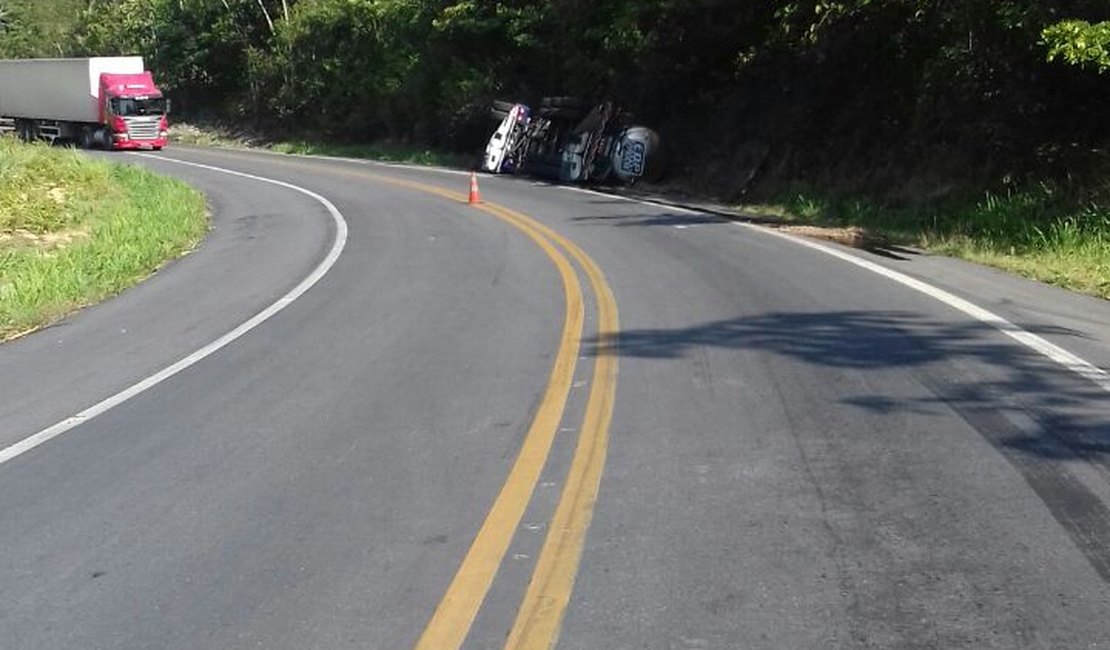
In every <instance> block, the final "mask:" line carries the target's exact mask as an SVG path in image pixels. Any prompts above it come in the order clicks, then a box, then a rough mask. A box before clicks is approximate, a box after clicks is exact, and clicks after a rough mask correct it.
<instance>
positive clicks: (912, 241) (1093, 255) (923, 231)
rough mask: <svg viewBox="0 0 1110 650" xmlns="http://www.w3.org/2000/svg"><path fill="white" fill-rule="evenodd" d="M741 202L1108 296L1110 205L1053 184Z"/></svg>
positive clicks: (802, 221)
mask: <svg viewBox="0 0 1110 650" xmlns="http://www.w3.org/2000/svg"><path fill="white" fill-rule="evenodd" d="M741 207H742V208H743V209H745V210H748V211H751V212H755V213H757V214H762V215H769V216H775V217H778V218H781V219H783V220H785V221H788V222H793V223H800V224H812V225H819V226H841V227H857V228H861V229H862V230H863V231H864V233H865V237H867V238H869V239H877V240H882V241H887V242H890V243H896V244H907V245H912V246H918V247H921V248H923V249H925V250H929V251H933V252H936V253H941V254H945V255H951V256H954V257H961V258H964V259H967V260H971V261H974V262H979V263H981V264H987V265H990V266H995V267H998V268H1002V269H1006V270H1008V271H1011V272H1014V273H1018V274H1021V275H1023V276H1025V277H1028V278H1032V279H1035V280H1040V281H1042V282H1047V283H1050V284H1055V285H1057V286H1061V287H1065V288H1068V289H1073V290H1076V291H1081V292H1084V293H1089V294H1092V295H1096V296H1100V297H1102V298H1108V299H1110V205H1107V204H1105V203H1100V202H1087V203H1086V204H1078V203H1077V202H1076V201H1074V200H1069V199H1068V197H1067V196H1066V195H1065V194H1064V193H1062V192H1059V191H1056V190H1054V189H1053V188H1051V187H1049V186H1047V185H1042V186H1040V187H1038V188H1036V189H1034V190H1024V191H1016V190H1015V191H1012V192H1009V193H1008V194H1006V195H1003V196H998V195H994V194H985V195H984V197H983V198H982V199H980V200H978V201H974V200H972V201H947V202H944V203H941V204H936V205H930V204H928V203H924V202H922V203H917V204H909V205H905V206H901V207H891V206H880V205H878V204H876V203H873V202H869V201H866V200H850V199H830V198H826V197H821V196H820V195H818V194H813V193H805V192H802V193H798V192H795V193H789V194H785V195H784V197H783V199H782V200H780V201H777V202H774V203H770V204H762V205H754V206H741Z"/></svg>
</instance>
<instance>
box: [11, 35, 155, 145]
mask: <svg viewBox="0 0 1110 650" xmlns="http://www.w3.org/2000/svg"><path fill="white" fill-rule="evenodd" d="M168 113H169V100H167V99H166V98H165V97H163V95H162V91H161V90H159V89H158V86H156V85H155V84H154V77H153V76H152V75H151V73H150V72H149V71H147V70H145V69H144V66H143V59H142V57H139V56H122V57H93V58H85V59H8V60H0V119H7V120H10V121H11V123H12V124H13V126H14V130H15V132H16V134H17V135H19V137H21V138H23V139H24V140H33V139H44V140H49V141H51V142H53V141H54V140H67V141H72V142H77V143H78V144H79V145H80V146H81V147H83V148H86V149H92V148H103V149H154V150H155V151H157V150H159V149H161V148H162V147H164V146H165V145H166V137H167V134H168V129H169V123H168V121H167V118H166V115H167V114H168Z"/></svg>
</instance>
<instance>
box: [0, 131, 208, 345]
mask: <svg viewBox="0 0 1110 650" xmlns="http://www.w3.org/2000/svg"><path fill="white" fill-rule="evenodd" d="M206 230H207V216H206V212H205V204H204V199H203V197H202V196H201V195H200V194H199V193H198V192H196V191H195V190H193V189H191V188H189V187H188V186H186V185H185V184H183V183H180V182H177V181H174V180H170V179H167V178H163V177H160V176H157V175H155V174H152V173H150V172H147V171H145V170H142V169H139V168H137V167H131V166H123V165H116V164H110V163H107V162H103V161H96V160H92V159H90V158H89V157H87V156H85V155H83V154H80V153H78V152H76V151H73V150H70V149H62V148H56V147H48V146H45V145H38V144H35V145H28V144H23V143H20V142H18V141H16V140H15V139H14V138H9V137H0V340H7V339H10V338H12V337H15V336H18V335H20V334H22V333H25V332H27V331H30V330H33V329H36V328H39V327H42V326H44V325H46V324H48V323H50V322H52V321H54V320H56V319H58V318H60V317H62V316H64V315H66V314H67V313H69V312H71V311H73V310H74V309H77V308H79V307H82V306H84V305H89V304H92V303H95V302H97V301H99V300H102V299H104V298H106V297H108V296H111V295H114V294H116V293H119V292H120V291H122V290H123V289H125V288H127V287H129V286H132V285H134V284H135V283H137V282H139V281H140V280H142V279H143V278H145V277H147V276H149V275H150V274H151V273H153V272H154V271H155V270H157V269H158V267H160V266H161V265H163V264H164V263H165V262H166V261H167V260H170V259H173V258H175V257H178V256H180V255H182V254H184V253H185V252H187V251H189V250H191V249H192V248H193V246H195V245H196V243H197V241H199V239H200V238H201V237H202V236H203V234H204V233H205V231H206Z"/></svg>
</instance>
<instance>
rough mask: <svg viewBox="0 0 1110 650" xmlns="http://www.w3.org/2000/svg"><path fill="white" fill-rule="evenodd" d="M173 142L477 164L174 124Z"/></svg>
mask: <svg viewBox="0 0 1110 650" xmlns="http://www.w3.org/2000/svg"><path fill="white" fill-rule="evenodd" d="M170 139H171V140H172V141H174V142H177V143H180V144H187V145H197V146H205V147H231V148H255V149H268V150H270V151H275V152H278V153H286V154H303V155H310V156H336V157H343V158H360V159H364V160H378V161H382V162H397V163H407V164H410V165H435V166H440V167H459V168H463V167H467V166H468V165H469V164H471V163H473V162H474V157H473V156H470V157H467V156H461V155H459V154H452V153H446V152H442V151H435V150H431V149H428V148H426V147H419V146H416V145H411V144H405V143H400V142H379V143H373V144H329V143H326V142H319V141H309V140H305V139H293V140H276V141H270V140H267V139H264V138H258V137H253V136H250V135H246V134H242V133H236V132H234V131H230V130H228V129H220V128H213V127H200V126H196V125H192V124H175V125H174V126H173V127H171V129H170Z"/></svg>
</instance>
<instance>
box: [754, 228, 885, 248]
mask: <svg viewBox="0 0 1110 650" xmlns="http://www.w3.org/2000/svg"><path fill="white" fill-rule="evenodd" d="M772 227H773V228H775V229H776V230H781V231H783V232H788V233H790V234H793V235H802V236H804V237H813V238H814V239H824V240H826V241H831V242H836V243H838V244H843V245H845V246H852V247H854V248H867V247H869V246H874V245H876V244H879V243H881V242H880V241H879V240H878V238H876V237H875V236H873V235H871V234H870V233H868V232H867V231H866V230H864V229H863V228H860V227H859V226H852V227H850V228H836V227H825V226H792V225H788V224H783V225H778V226H772Z"/></svg>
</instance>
